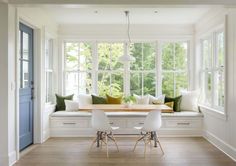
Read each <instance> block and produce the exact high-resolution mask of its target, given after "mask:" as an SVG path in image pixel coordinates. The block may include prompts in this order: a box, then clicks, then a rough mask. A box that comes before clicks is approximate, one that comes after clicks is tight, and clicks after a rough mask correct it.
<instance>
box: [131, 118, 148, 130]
mask: <svg viewBox="0 0 236 166" xmlns="http://www.w3.org/2000/svg"><path fill="white" fill-rule="evenodd" d="M144 120H145V118H143V119H131V120H127V128H134V127H141V126H143V125H144Z"/></svg>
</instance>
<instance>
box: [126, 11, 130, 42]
mask: <svg viewBox="0 0 236 166" xmlns="http://www.w3.org/2000/svg"><path fill="white" fill-rule="evenodd" d="M125 15H126V17H127V25H128V27H127V35H128V39H129V43H131V40H130V19H129V11H125Z"/></svg>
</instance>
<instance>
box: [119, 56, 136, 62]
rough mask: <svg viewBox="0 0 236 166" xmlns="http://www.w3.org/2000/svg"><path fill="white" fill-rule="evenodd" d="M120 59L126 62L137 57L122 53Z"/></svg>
mask: <svg viewBox="0 0 236 166" xmlns="http://www.w3.org/2000/svg"><path fill="white" fill-rule="evenodd" d="M119 61H120V62H122V63H124V62H134V61H135V58H134V57H133V56H130V55H122V56H120V57H119Z"/></svg>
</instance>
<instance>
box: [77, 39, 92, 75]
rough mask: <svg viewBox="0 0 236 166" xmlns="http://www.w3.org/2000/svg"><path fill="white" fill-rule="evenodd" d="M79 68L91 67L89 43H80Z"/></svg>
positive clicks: (86, 68) (90, 47) (87, 68)
mask: <svg viewBox="0 0 236 166" xmlns="http://www.w3.org/2000/svg"><path fill="white" fill-rule="evenodd" d="M79 58H80V60H79V61H80V70H81V71H86V70H91V69H92V45H91V44H89V43H80V54H79Z"/></svg>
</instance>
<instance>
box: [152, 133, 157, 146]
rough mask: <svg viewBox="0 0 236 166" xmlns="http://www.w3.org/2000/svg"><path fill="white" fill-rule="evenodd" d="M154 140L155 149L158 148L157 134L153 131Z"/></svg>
mask: <svg viewBox="0 0 236 166" xmlns="http://www.w3.org/2000/svg"><path fill="white" fill-rule="evenodd" d="M153 140H154V147H155V148H156V147H157V133H156V132H155V131H153Z"/></svg>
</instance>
